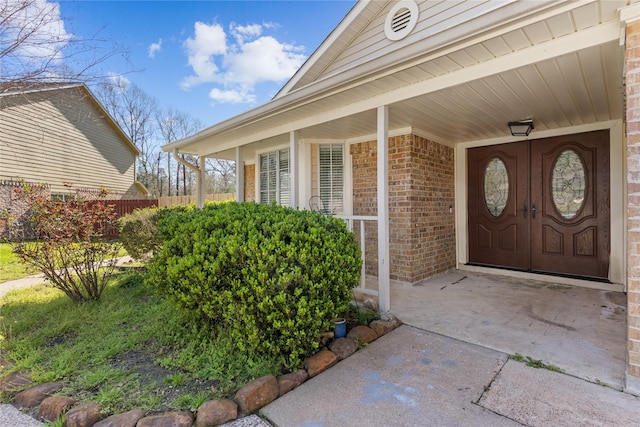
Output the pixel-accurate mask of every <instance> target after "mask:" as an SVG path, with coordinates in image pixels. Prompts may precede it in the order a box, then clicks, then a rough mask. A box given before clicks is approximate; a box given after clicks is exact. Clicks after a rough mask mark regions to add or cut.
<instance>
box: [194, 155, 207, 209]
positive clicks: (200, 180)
mask: <svg viewBox="0 0 640 427" xmlns="http://www.w3.org/2000/svg"><path fill="white" fill-rule="evenodd" d="M206 159H207V158H206V157H205V156H200V157H199V158H198V165H199V166H200V167H199V168H198V173H197V175H196V176H197V180H196V182H197V185H198V189H197V190H196V197H197V199H196V205H197V206H198V208H203V207H204V202H205V200H206V196H207V174H206V173H205V170H206V167H207V165H206V162H205V161H206Z"/></svg>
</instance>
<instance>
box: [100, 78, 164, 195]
mask: <svg viewBox="0 0 640 427" xmlns="http://www.w3.org/2000/svg"><path fill="white" fill-rule="evenodd" d="M98 96H99V98H100V101H101V102H102V105H104V107H105V109H106V110H107V111H108V112H109V114H111V116H112V117H113V118H114V119H115V120H116V121H117V122H118V124H119V125H120V126H121V127H122V129H123V130H124V131H125V133H126V134H127V136H128V137H129V138H130V139H131V142H133V143H134V144H135V146H136V147H137V148H138V150H140V157H139V159H138V160H139V162H138V180H139V181H140V182H142V183H143V184H144V185H145V186H146V187H147V188H148V189H149V190H151V191H152V193H155V194H156V195H157V189H156V188H155V187H156V184H157V179H156V176H157V175H156V173H157V171H156V167H155V165H156V163H157V160H156V157H157V156H156V154H157V152H158V148H159V145H158V141H157V139H156V137H155V134H154V133H155V130H156V127H155V126H156V123H155V120H154V118H155V117H156V115H157V111H158V102H157V100H156V99H155V98H154V97H152V96H150V95H149V94H147V93H146V92H145V91H143V90H142V89H141V88H140V87H139V86H137V85H135V84H133V83H130V82H129V81H128V80H126V79H118V78H114V79H111V80H109V81H107V82H105V83H103V84H101V85H100V90H99V92H98Z"/></svg>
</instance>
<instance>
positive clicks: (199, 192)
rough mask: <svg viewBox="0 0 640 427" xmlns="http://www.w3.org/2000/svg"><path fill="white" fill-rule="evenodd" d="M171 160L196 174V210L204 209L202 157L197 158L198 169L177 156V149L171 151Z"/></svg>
mask: <svg viewBox="0 0 640 427" xmlns="http://www.w3.org/2000/svg"><path fill="white" fill-rule="evenodd" d="M173 158H174V159H176V162H178V163H180V164H181V165H183V166H186V167H188V168H189V169H191V170H192V171H194V172H195V173H196V207H197V208H198V209H202V208H203V207H204V156H201V157H200V158H199V161H200V165H201V166H200V167H197V166H194V165H192V164H191V163H189V162H187V161H186V160H184V159H183V158H181V157H180V156H178V149H177V148H174V149H173Z"/></svg>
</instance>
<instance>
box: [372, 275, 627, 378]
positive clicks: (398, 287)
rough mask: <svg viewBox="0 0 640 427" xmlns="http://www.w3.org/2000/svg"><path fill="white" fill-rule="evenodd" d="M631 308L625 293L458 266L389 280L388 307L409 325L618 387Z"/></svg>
mask: <svg viewBox="0 0 640 427" xmlns="http://www.w3.org/2000/svg"><path fill="white" fill-rule="evenodd" d="M367 287H369V283H367ZM372 287H373V286H372ZM626 306H627V305H626V295H625V294H624V293H622V292H611V291H605V290H597V289H588V288H582V287H576V286H570V285H560V284H553V283H548V282H542V281H532V280H524V279H516V278H511V277H508V276H497V275H488V274H487V275H485V274H479V273H475V272H473V273H472V272H468V271H461V270H456V271H451V272H447V273H444V274H441V275H438V276H436V277H432V278H429V279H427V280H424V281H422V282H419V283H418V284H415V285H406V284H401V283H398V282H392V284H391V311H392V312H393V313H394V314H395V315H396V316H397V317H398V318H400V320H402V321H403V322H404V323H405V324H408V325H411V326H415V327H418V328H421V329H424V330H427V331H431V332H435V333H438V334H442V335H445V336H448V337H452V338H456V339H458V340H462V341H466V342H469V343H473V344H477V345H480V346H483V347H487V348H490V349H494V350H499V351H502V352H505V353H508V354H515V353H519V354H521V355H523V356H525V357H526V356H529V357H531V358H533V359H536V360H542V361H543V362H544V363H546V364H551V365H555V366H557V367H559V368H561V369H562V370H563V371H564V372H565V373H567V374H569V375H573V376H575V377H578V378H582V379H585V380H588V381H591V382H594V383H601V384H606V385H608V386H610V387H613V388H615V389H618V390H622V389H623V387H624V377H625V359H626V351H625V349H626Z"/></svg>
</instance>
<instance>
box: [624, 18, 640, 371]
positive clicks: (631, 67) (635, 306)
mask: <svg viewBox="0 0 640 427" xmlns="http://www.w3.org/2000/svg"><path fill="white" fill-rule="evenodd" d="M626 31H627V37H626V44H627V45H626V54H625V65H626V76H625V84H626V112H627V113H626V129H627V135H626V136H627V168H628V172H627V193H628V195H629V196H628V199H627V203H628V212H627V214H628V220H627V221H628V223H627V226H628V229H629V232H628V244H627V251H628V252H627V286H628V294H627V304H628V320H627V324H628V327H629V331H628V350H629V367H628V372H629V375H631V376H634V377H640V336H639V334H638V332H639V330H640V232H638V231H637V230H640V216H639V215H638V210H639V209H640V197H639V195H640V21H636V22H634V23H631V24H629V25H627V29H626Z"/></svg>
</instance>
